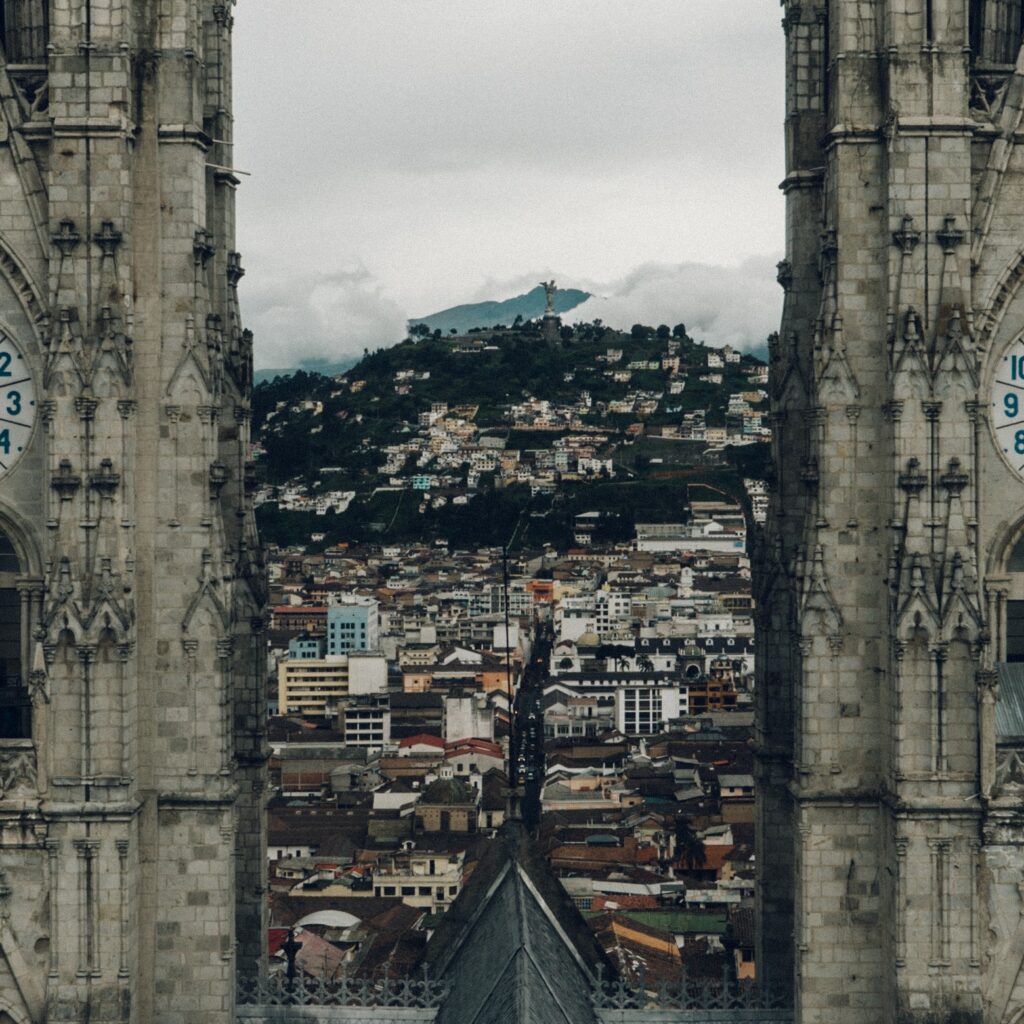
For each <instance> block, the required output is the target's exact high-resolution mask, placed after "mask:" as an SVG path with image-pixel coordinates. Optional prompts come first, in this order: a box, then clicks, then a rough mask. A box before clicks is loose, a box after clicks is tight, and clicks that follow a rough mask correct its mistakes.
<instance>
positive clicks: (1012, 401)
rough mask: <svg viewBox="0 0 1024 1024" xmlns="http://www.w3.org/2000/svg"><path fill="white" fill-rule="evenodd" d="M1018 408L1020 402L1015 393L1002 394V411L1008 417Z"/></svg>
mask: <svg viewBox="0 0 1024 1024" xmlns="http://www.w3.org/2000/svg"><path fill="white" fill-rule="evenodd" d="M1019 410H1020V402H1019V400H1018V399H1017V396H1016V395H1004V396H1003V412H1005V413H1006V415H1007V416H1008V417H1009V418H1011V419H1012V418H1013V417H1014V416H1016V415H1017V413H1018V412H1019Z"/></svg>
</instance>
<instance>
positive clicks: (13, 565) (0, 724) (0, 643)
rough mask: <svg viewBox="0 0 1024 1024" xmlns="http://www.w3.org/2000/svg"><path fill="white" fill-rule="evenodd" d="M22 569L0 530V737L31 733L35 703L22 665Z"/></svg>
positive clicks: (17, 736) (27, 736)
mask: <svg viewBox="0 0 1024 1024" xmlns="http://www.w3.org/2000/svg"><path fill="white" fill-rule="evenodd" d="M20 570H21V566H20V565H19V563H18V555H17V553H16V552H15V550H14V545H13V544H12V543H11V541H10V538H9V537H7V535H6V534H4V533H2V532H0V739H28V738H30V737H31V735H32V705H31V701H30V700H29V695H28V688H27V686H26V685H25V677H24V672H23V666H22V653H23V652H22V637H21V594H20V593H19V592H18V585H17V581H18V574H19V572H20Z"/></svg>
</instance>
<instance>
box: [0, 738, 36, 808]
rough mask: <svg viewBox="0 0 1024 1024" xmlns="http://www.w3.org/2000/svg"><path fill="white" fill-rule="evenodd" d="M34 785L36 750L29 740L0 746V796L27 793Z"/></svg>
mask: <svg viewBox="0 0 1024 1024" xmlns="http://www.w3.org/2000/svg"><path fill="white" fill-rule="evenodd" d="M35 786H36V752H35V750H34V748H33V747H32V744H31V743H30V742H25V743H24V744H19V745H18V746H0V797H4V798H6V797H11V796H15V795H17V794H18V793H29V792H33V791H34V790H35Z"/></svg>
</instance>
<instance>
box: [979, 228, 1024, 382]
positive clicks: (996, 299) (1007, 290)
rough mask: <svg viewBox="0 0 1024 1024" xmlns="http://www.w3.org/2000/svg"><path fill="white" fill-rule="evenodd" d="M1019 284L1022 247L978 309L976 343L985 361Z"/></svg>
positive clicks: (1023, 272) (1022, 267)
mask: <svg viewBox="0 0 1024 1024" xmlns="http://www.w3.org/2000/svg"><path fill="white" fill-rule="evenodd" d="M1021 284H1024V248H1021V249H1019V250H1018V251H1017V255H1016V256H1015V257H1014V258H1013V259H1012V260H1011V261H1010V262H1009V264H1007V266H1006V269H1005V270H1004V271H1003V272H1002V274H1000V275H999V277H998V279H997V280H996V283H995V284H994V285H993V286H992V290H991V291H990V292H989V294H988V296H987V297H986V299H985V303H984V305H982V306H981V307H980V309H979V311H978V312H979V315H978V316H977V320H976V322H977V325H978V331H977V337H978V344H979V346H980V348H981V350H982V352H983V353H985V362H986V363H987V362H988V361H989V360H990V359H991V357H992V352H991V347H990V346H991V343H992V339H993V337H994V336H995V335H996V333H997V332H998V330H999V328H1000V326H1001V325H1002V322H1003V318H1004V317H1005V315H1006V311H1007V310H1008V309H1009V308H1010V305H1011V304H1012V303H1013V300H1014V299H1015V298H1016V297H1017V292H1018V291H1020V287H1021Z"/></svg>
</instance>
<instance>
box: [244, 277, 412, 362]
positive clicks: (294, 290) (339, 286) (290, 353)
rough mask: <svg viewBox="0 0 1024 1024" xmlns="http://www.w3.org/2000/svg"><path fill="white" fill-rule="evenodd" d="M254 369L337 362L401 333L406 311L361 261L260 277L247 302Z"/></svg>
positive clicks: (381, 343) (394, 339)
mask: <svg viewBox="0 0 1024 1024" xmlns="http://www.w3.org/2000/svg"><path fill="white" fill-rule="evenodd" d="M246 321H247V323H248V324H249V325H250V326H251V327H252V329H253V332H254V334H255V338H256V340H255V362H256V366H257V368H258V369H263V368H266V367H289V366H295V365H297V364H298V363H299V362H300V361H302V360H305V359H327V360H330V361H337V360H340V359H344V358H345V357H347V356H353V355H359V354H360V353H362V351H363V349H364V348H370V349H374V348H378V347H381V346H386V345H392V344H394V343H395V342H396V341H398V340H399V339H401V338H403V337H404V336H405V322H406V316H405V313H404V311H403V310H402V309H401V308H400V307H399V305H398V304H397V303H396V302H395V301H394V300H392V299H390V298H388V297H387V295H385V294H384V290H383V288H382V286H381V284H380V283H379V282H378V281H377V280H376V279H375V278H374V277H373V275H372V274H371V273H370V272H369V271H368V270H367V269H366V267H364V266H363V265H362V264H359V263H356V264H353V265H352V266H350V267H348V268H346V269H343V270H340V271H336V272H334V273H331V274H324V275H322V276H320V277H318V278H314V279H310V278H308V277H296V278H290V279H285V280H282V281H278V282H273V283H268V282H266V281H264V282H263V283H262V286H261V287H260V288H259V289H258V290H257V291H256V293H255V295H254V296H253V297H252V300H251V301H249V302H248V303H247V305H246Z"/></svg>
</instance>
